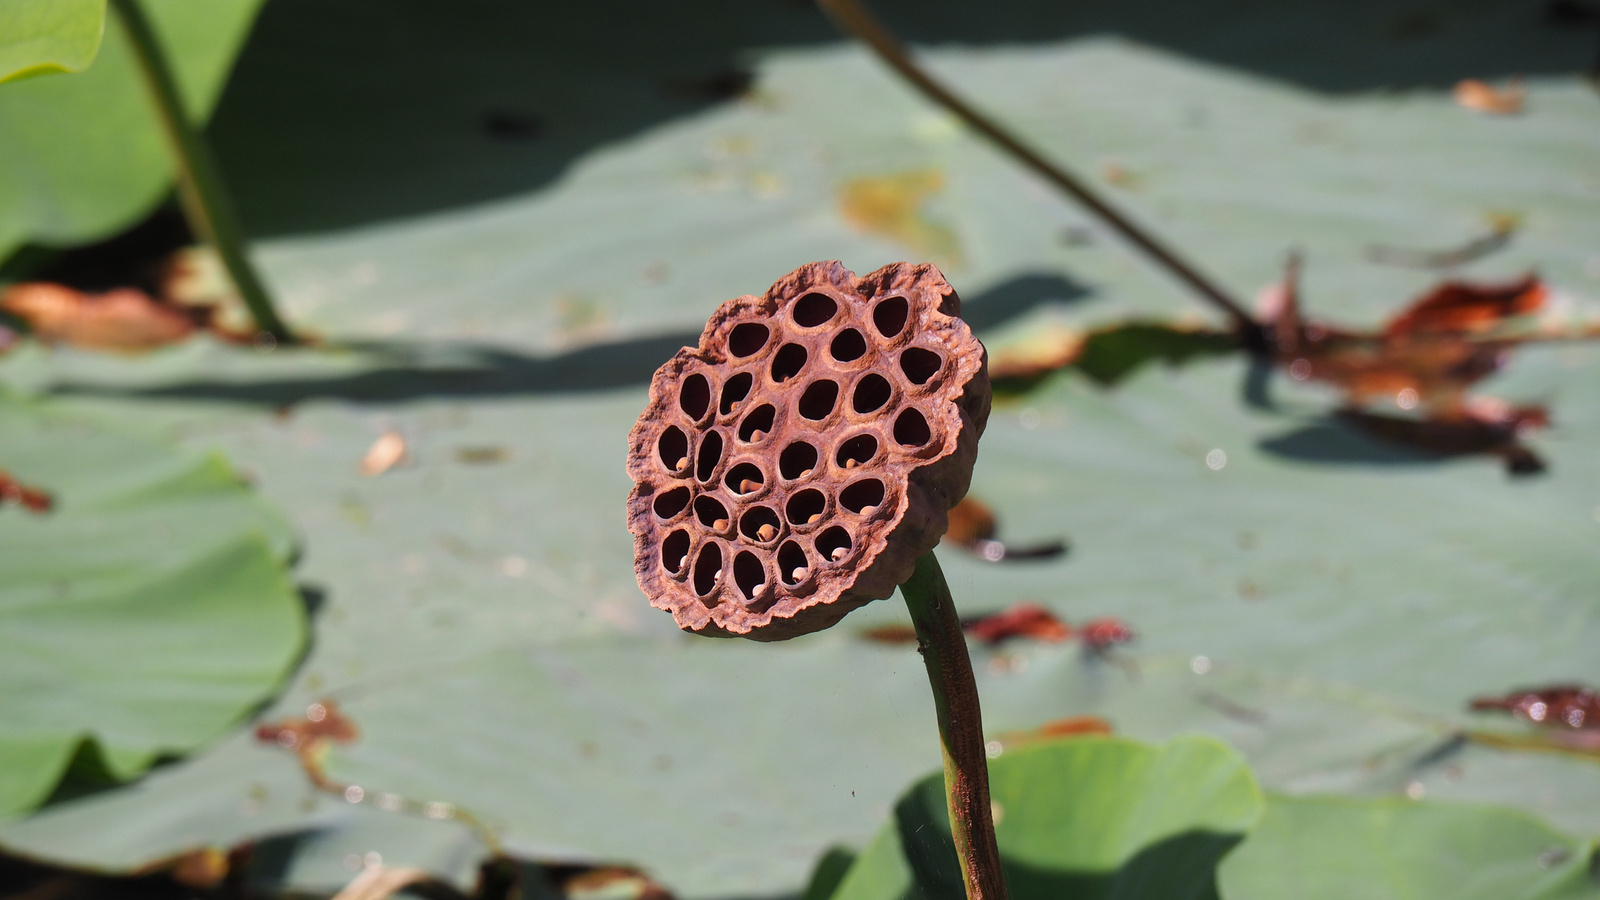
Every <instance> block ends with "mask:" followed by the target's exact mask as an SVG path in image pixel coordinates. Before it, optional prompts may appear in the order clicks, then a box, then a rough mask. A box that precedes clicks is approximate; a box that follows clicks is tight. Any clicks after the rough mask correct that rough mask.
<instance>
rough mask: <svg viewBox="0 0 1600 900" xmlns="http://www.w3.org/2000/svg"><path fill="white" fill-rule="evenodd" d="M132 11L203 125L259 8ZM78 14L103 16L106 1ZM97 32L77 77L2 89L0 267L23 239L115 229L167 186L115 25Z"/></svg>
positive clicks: (240, 3) (164, 6)
mask: <svg viewBox="0 0 1600 900" xmlns="http://www.w3.org/2000/svg"><path fill="white" fill-rule="evenodd" d="M140 2H141V4H142V5H143V7H144V9H145V12H146V13H147V14H148V15H149V17H150V20H151V24H152V26H153V27H154V28H155V30H156V33H157V34H158V35H159V36H160V38H161V41H162V45H163V49H164V50H165V51H166V54H167V56H168V61H169V63H170V64H171V66H172V69H173V72H174V74H175V76H176V77H177V80H178V84H179V87H180V89H181V90H182V91H183V95H184V100H185V101H186V103H187V106H188V110H189V113H190V115H191V116H193V117H194V118H195V120H196V121H204V120H205V119H206V117H207V116H208V115H209V114H210V112H211V108H212V106H213V105H214V104H215V103H216V101H217V97H218V96H219V95H220V94H221V93H222V86H223V82H224V80H225V79H226V77H227V74H228V70H229V68H230V67H231V65H232V63H233V58H234V55H235V54H236V53H238V50H239V47H240V45H241V44H242V43H243V42H244V37H245V35H246V33H248V31H249V29H250V23H251V21H252V20H253V19H254V18H255V13H256V9H257V7H259V6H260V4H261V0H216V2H206V3H203V4H197V3H189V2H185V0H140ZM11 5H15V0H8V2H7V3H6V4H4V5H3V6H0V9H4V8H5V7H8V6H11ZM47 5H60V4H47ZM71 5H74V6H82V5H85V4H78V3H74V4H71ZM87 6H95V7H98V8H99V13H97V15H102V16H103V14H104V7H105V4H104V2H100V3H89V4H87ZM0 22H3V20H0ZM107 25H108V26H109V27H107V28H106V29H105V31H106V35H105V40H104V43H103V44H102V45H101V46H100V53H99V56H97V57H94V56H93V53H92V52H91V53H90V56H91V57H93V58H94V62H93V64H92V65H89V66H88V68H86V69H84V70H83V71H82V72H79V73H77V74H75V75H74V76H73V77H70V78H30V79H27V80H24V81H20V82H17V83H15V84H7V85H6V86H5V89H4V90H0V159H4V160H5V166H4V167H3V168H0V260H3V259H4V258H5V257H7V256H10V255H11V252H12V251H13V250H15V249H16V248H17V247H18V246H20V245H21V244H22V243H24V242H26V241H34V242H37V243H43V244H67V243H79V242H83V241H86V240H91V239H95V238H100V237H103V236H105V235H106V234H108V233H111V232H114V231H116V230H118V229H120V228H124V227H126V226H127V225H129V224H131V223H132V222H133V221H134V220H136V219H137V218H138V217H139V216H141V215H143V214H144V213H145V212H147V211H148V210H149V209H150V207H151V206H153V205H154V204H155V203H156V202H157V201H158V200H159V199H160V198H161V197H162V195H163V194H164V193H165V192H166V191H167V190H168V189H169V187H170V184H171V180H172V163H171V160H170V151H169V150H168V148H167V145H166V143H165V139H164V138H163V137H162V135H161V131H160V127H159V123H158V122H157V120H156V118H155V110H154V107H153V106H152V105H151V101H150V99H149V97H148V96H147V94H146V91H145V87H144V84H143V83H142V82H141V81H140V80H139V74H138V71H137V69H136V68H135V64H134V60H133V56H132V51H131V50H130V48H129V46H128V42H127V38H126V36H125V35H124V34H123V33H122V30H121V29H120V27H119V26H118V25H117V23H116V21H115V17H113V20H112V21H111V22H108V23H107ZM96 32H97V34H98V26H97V28H96ZM97 40H98V37H97Z"/></svg>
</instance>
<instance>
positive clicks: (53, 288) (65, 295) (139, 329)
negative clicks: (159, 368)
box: [0, 282, 211, 353]
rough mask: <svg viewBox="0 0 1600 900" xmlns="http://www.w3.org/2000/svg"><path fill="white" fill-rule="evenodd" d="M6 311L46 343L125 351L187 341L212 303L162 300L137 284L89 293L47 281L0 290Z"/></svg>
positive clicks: (205, 319)
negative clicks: (200, 304) (184, 304)
mask: <svg viewBox="0 0 1600 900" xmlns="http://www.w3.org/2000/svg"><path fill="white" fill-rule="evenodd" d="M0 312H5V313H8V314H10V315H12V316H15V317H16V318H17V319H20V320H21V321H22V322H23V323H24V324H26V325H27V327H28V329H29V331H31V332H32V333H33V336H34V337H35V338H36V339H37V340H39V341H41V342H43V343H45V344H66V345H69V346H73V347H79V348H82V349H87V350H111V351H116V352H121V353H142V352H147V351H150V350H155V349H157V348H159V347H165V346H167V345H169V344H175V343H178V342H179V341H184V340H187V339H188V338H190V337H191V336H193V335H194V334H195V332H197V331H199V330H201V329H203V328H206V327H208V326H209V324H210V319H211V313H210V311H209V309H207V308H206V307H180V306H175V305H172V304H168V303H162V302H161V301H159V300H156V299H154V298H153V297H151V296H150V295H149V294H146V293H145V292H144V291H141V290H138V289H135V288H120V289H118V290H113V291H108V292H106V293H103V294H89V293H85V292H83V291H78V290H74V289H72V288H69V287H66V286H64V285H59V284H50V283H47V282H25V283H22V284H14V285H11V286H10V287H8V288H6V289H5V290H4V292H0Z"/></svg>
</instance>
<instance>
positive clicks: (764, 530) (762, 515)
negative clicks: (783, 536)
mask: <svg viewBox="0 0 1600 900" xmlns="http://www.w3.org/2000/svg"><path fill="white" fill-rule="evenodd" d="M781 528H783V523H782V522H781V521H779V520H778V511H777V510H775V509H772V508H770V507H766V506H757V507H755V508H754V509H752V510H750V511H749V512H747V513H745V514H744V517H743V518H741V519H740V520H739V533H740V534H742V535H744V536H745V537H746V538H749V539H750V540H752V541H755V542H757V543H761V544H765V543H766V542H767V541H770V540H772V539H773V538H775V537H777V536H778V531H779V529H781Z"/></svg>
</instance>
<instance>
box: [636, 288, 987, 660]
mask: <svg viewBox="0 0 1600 900" xmlns="http://www.w3.org/2000/svg"><path fill="white" fill-rule="evenodd" d="M960 304H961V301H960V299H959V298H958V297H957V296H956V293H955V291H954V290H953V289H952V288H951V287H950V285H949V283H948V282H946V281H945V280H944V276H943V275H941V274H940V273H939V270H938V269H937V268H935V267H934V266H932V265H926V264H924V265H912V264H910V263H896V264H894V265H891V266H885V267H884V268H882V269H879V270H878V271H876V272H873V273H872V274H870V275H867V276H865V277H862V278H857V277H856V275H855V273H853V272H851V271H849V270H848V269H846V268H845V267H844V266H843V265H841V264H840V263H838V262H819V263H811V264H810V265H806V266H801V267H800V268H798V269H796V270H795V271H793V272H791V273H789V274H788V275H786V276H784V277H783V278H782V279H781V280H779V281H778V282H777V283H776V284H774V285H773V286H772V288H771V289H770V290H768V291H767V292H766V294H764V295H762V296H760V297H752V296H745V297H740V298H738V299H735V300H730V301H728V302H727V303H724V304H723V305H722V306H721V307H719V308H718V309H717V311H716V312H715V313H713V314H712V315H711V319H710V321H708V322H707V323H706V328H705V332H704V333H703V334H701V336H700V343H699V346H697V347H685V348H684V349H682V350H680V351H679V352H678V353H677V355H676V356H674V357H673V358H672V359H671V360H669V361H668V362H667V364H666V365H664V366H662V367H661V368H660V369H659V370H657V371H656V374H655V377H654V379H652V381H651V383H650V402H649V404H648V405H647V406H646V407H645V410H644V413H643V414H641V415H640V416H639V421H638V423H637V424H636V425H634V427H633V432H632V433H631V434H630V436H629V452H628V474H629V475H630V476H632V478H633V480H634V487H633V492H632V494H631V495H630V496H629V498H628V528H629V530H630V531H631V532H633V534H634V536H635V542H634V569H635V571H636V573H637V575H638V578H639V586H640V588H642V589H643V590H644V592H645V595H646V596H648V597H649V598H650V602H651V604H652V605H653V606H655V607H657V608H659V609H664V610H667V611H668V612H671V613H672V615H673V618H675V619H676V620H677V622H678V625H679V626H680V627H682V628H684V629H686V630H689V631H694V632H697V633H700V634H707V635H716V636H738V637H748V638H752V639H755V640H761V641H776V640H784V639H786V638H791V637H796V636H799V635H802V634H809V633H810V632H813V631H820V630H822V629H824V628H827V627H828V626H830V625H832V624H833V623H835V622H837V621H838V620H839V619H840V618H842V617H843V616H844V615H845V614H846V613H848V612H850V611H851V610H853V609H856V608H857V607H860V606H862V605H864V604H866V603H868V602H869V601H872V600H878V599H883V598H885V597H888V596H889V595H891V594H892V593H893V592H894V589H895V587H896V586H897V585H899V584H900V583H901V582H903V581H905V580H906V579H907V578H909V577H910V576H911V573H912V569H913V567H914V565H915V562H916V559H917V557H918V556H920V555H922V554H923V553H926V552H927V551H929V550H931V549H932V548H933V546H934V545H935V544H937V543H938V542H939V538H940V537H941V536H942V535H943V534H944V532H945V528H946V527H947V525H948V513H949V510H950V508H951V507H952V506H954V505H955V504H956V503H957V502H958V501H959V500H960V499H961V498H962V497H963V496H964V495H965V494H966V492H967V485H968V482H969V481H970V479H971V476H972V464H973V462H974V460H975V459H976V458H977V454H978V436H979V435H980V434H982V433H983V427H984V424H985V422H986V421H987V420H988V418H989V376H988V371H987V368H986V361H985V354H984V349H983V345H982V344H980V343H979V342H978V340H977V338H975V337H973V336H972V331H971V330H970V329H969V328H968V327H967V325H966V323H965V322H962V321H961V320H960V319H959V318H957V315H958V314H959V312H960Z"/></svg>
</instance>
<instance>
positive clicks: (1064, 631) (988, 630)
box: [961, 603, 1072, 646]
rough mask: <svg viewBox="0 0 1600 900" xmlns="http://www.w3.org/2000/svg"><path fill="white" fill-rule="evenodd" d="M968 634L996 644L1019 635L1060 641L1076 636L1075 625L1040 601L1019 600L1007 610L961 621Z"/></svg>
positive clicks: (1052, 641) (987, 642) (986, 642)
mask: <svg viewBox="0 0 1600 900" xmlns="http://www.w3.org/2000/svg"><path fill="white" fill-rule="evenodd" d="M961 625H962V629H963V630H964V631H966V633H967V634H968V635H970V636H972V637H974V638H977V639H978V640H980V641H982V642H983V643H985V644H988V645H990V646H994V645H996V644H1000V643H1004V642H1005V641H1009V640H1014V639H1016V638H1028V639H1030V640H1035V641H1044V642H1046V643H1051V644H1056V643H1060V642H1061V641H1064V640H1067V639H1068V638H1070V637H1072V628H1071V627H1070V626H1069V625H1067V623H1065V622H1063V621H1061V620H1060V619H1058V618H1056V616H1055V613H1052V612H1051V611H1050V610H1048V609H1046V608H1045V607H1043V606H1040V605H1039V604H1037V603H1018V604H1015V605H1014V606H1012V607H1011V608H1010V609H1007V610H1005V611H1003V612H998V613H994V614H992V615H987V616H982V617H980V618H977V619H972V620H970V621H965V622H962V623H961Z"/></svg>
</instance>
